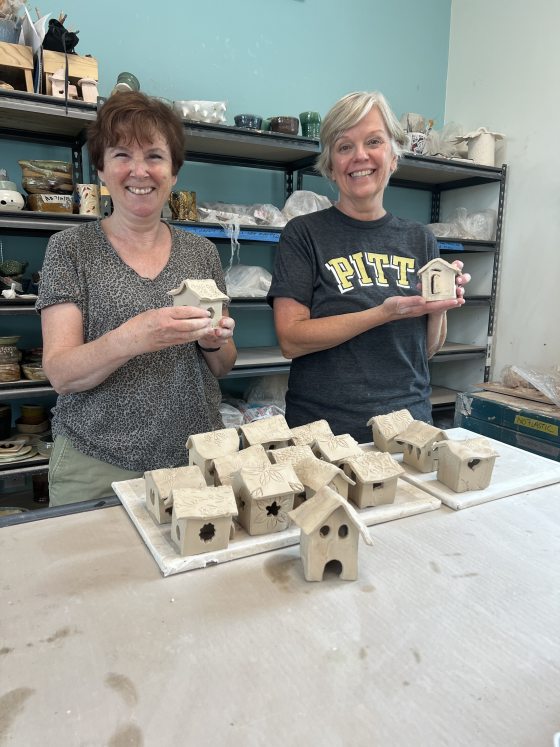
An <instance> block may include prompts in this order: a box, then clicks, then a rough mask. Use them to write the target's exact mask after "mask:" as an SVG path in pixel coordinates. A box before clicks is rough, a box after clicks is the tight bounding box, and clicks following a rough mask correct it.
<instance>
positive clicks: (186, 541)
mask: <svg viewBox="0 0 560 747" xmlns="http://www.w3.org/2000/svg"><path fill="white" fill-rule="evenodd" d="M234 516H237V505H236V503H235V496H234V494H233V490H232V489H231V486H229V485H224V486H220V487H208V486H205V487H203V488H189V489H184V488H178V489H175V488H174V489H173V515H172V521H171V539H172V541H173V542H174V543H175V545H176V546H177V549H178V551H179V554H180V555H198V554H200V553H202V552H210V551H211V550H224V549H225V548H226V547H227V546H228V544H229V539H230V532H231V524H232V519H233V517H234Z"/></svg>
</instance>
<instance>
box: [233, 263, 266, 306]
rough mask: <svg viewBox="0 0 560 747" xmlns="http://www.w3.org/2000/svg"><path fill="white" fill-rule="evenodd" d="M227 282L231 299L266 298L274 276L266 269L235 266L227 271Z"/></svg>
mask: <svg viewBox="0 0 560 747" xmlns="http://www.w3.org/2000/svg"><path fill="white" fill-rule="evenodd" d="M225 280H226V288H227V294H228V296H229V297H230V298H264V297H265V296H266V294H267V293H268V290H269V288H270V283H271V282H272V275H271V274H270V272H268V270H265V268H264V267H258V266H251V265H233V266H232V267H230V268H229V269H228V270H226V273H225Z"/></svg>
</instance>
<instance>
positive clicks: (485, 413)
mask: <svg viewBox="0 0 560 747" xmlns="http://www.w3.org/2000/svg"><path fill="white" fill-rule="evenodd" d="M455 425H456V426H460V427H462V428H468V429H469V430H471V431H475V432H476V433H480V434H481V435H484V436H489V437H490V438H495V439H496V440H498V441H502V442H503V443H506V444H511V445H512V446H517V447H518V448H520V449H524V450H525V451H530V452H532V453H533V454H540V455H541V456H544V457H548V458H549V459H554V460H555V461H560V408H558V407H555V406H554V405H546V404H540V403H538V402H531V401H530V400H526V399H521V398H520V397H511V396H508V395H505V394H496V393H494V392H476V393H472V394H466V393H463V394H459V395H458V397H457V403H456V406H455Z"/></svg>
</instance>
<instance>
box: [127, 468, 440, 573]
mask: <svg viewBox="0 0 560 747" xmlns="http://www.w3.org/2000/svg"><path fill="white" fill-rule="evenodd" d="M112 487H113V490H114V491H115V493H116V494H117V496H118V497H119V499H120V501H121V503H122V505H123V506H124V508H125V510H126V512H127V513H128V515H129V517H130V518H131V520H132V522H133V524H134V526H135V527H136V529H137V530H138V533H139V534H140V536H141V537H142V539H143V540H144V542H145V543H146V545H147V547H148V549H149V551H150V552H151V553H152V555H153V557H154V559H155V561H156V563H157V564H158V566H159V568H160V570H161V572H162V573H163V575H164V576H170V575H172V574H174V573H183V572H184V571H192V570H194V569H195V568H205V567H206V566H208V565H217V564H218V563H227V562H228V561H230V560H237V559H238V558H244V557H247V556H249V555H256V554H258V553H261V552H268V551H270V550H278V549H280V548H282V547H288V546H289V545H297V544H298V543H299V534H300V530H299V528H298V527H296V526H290V527H288V529H285V530H284V531H283V532H275V533H273V534H264V535H260V536H257V537H251V536H250V535H248V534H247V532H245V530H244V529H242V528H241V527H239V526H237V525H236V532H235V537H234V539H232V540H230V543H229V547H227V548H226V549H225V550H215V551H214V552H208V553H202V554H200V555H190V556H181V555H178V554H177V551H176V549H175V545H174V544H173V543H172V542H171V537H170V534H171V524H161V525H159V524H156V523H155V522H154V520H153V519H152V517H151V516H150V514H149V513H148V511H147V509H146V488H145V483H144V478H142V477H140V478H138V479H136V480H124V481H122V482H114V483H113V484H112ZM440 506H441V501H440V500H439V498H436V497H435V496H433V495H430V494H429V493H427V492H426V491H425V490H423V489H422V488H420V487H418V486H416V485H413V484H411V483H409V482H406V481H404V480H399V481H398V483H397V495H396V498H395V502H394V503H390V504H388V505H385V506H374V507H372V508H364V509H362V510H359V509H358V514H359V516H360V518H361V519H362V521H363V522H364V523H365V524H366V525H367V526H372V525H373V524H380V523H382V522H385V521H392V520H394V519H402V518H405V517H406V516H413V515H414V514H421V513H424V512H425V511H434V510H435V509H437V508H439V507H440Z"/></svg>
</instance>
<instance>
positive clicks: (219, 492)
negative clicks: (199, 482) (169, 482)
mask: <svg viewBox="0 0 560 747" xmlns="http://www.w3.org/2000/svg"><path fill="white" fill-rule="evenodd" d="M173 510H174V512H175V516H176V518H177V519H219V518H221V517H224V516H237V503H236V502H235V495H234V494H233V490H232V488H231V486H230V485H220V486H219V487H217V488H214V487H206V488H198V489H192V488H190V489H188V490H186V489H184V488H179V489H178V490H173Z"/></svg>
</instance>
